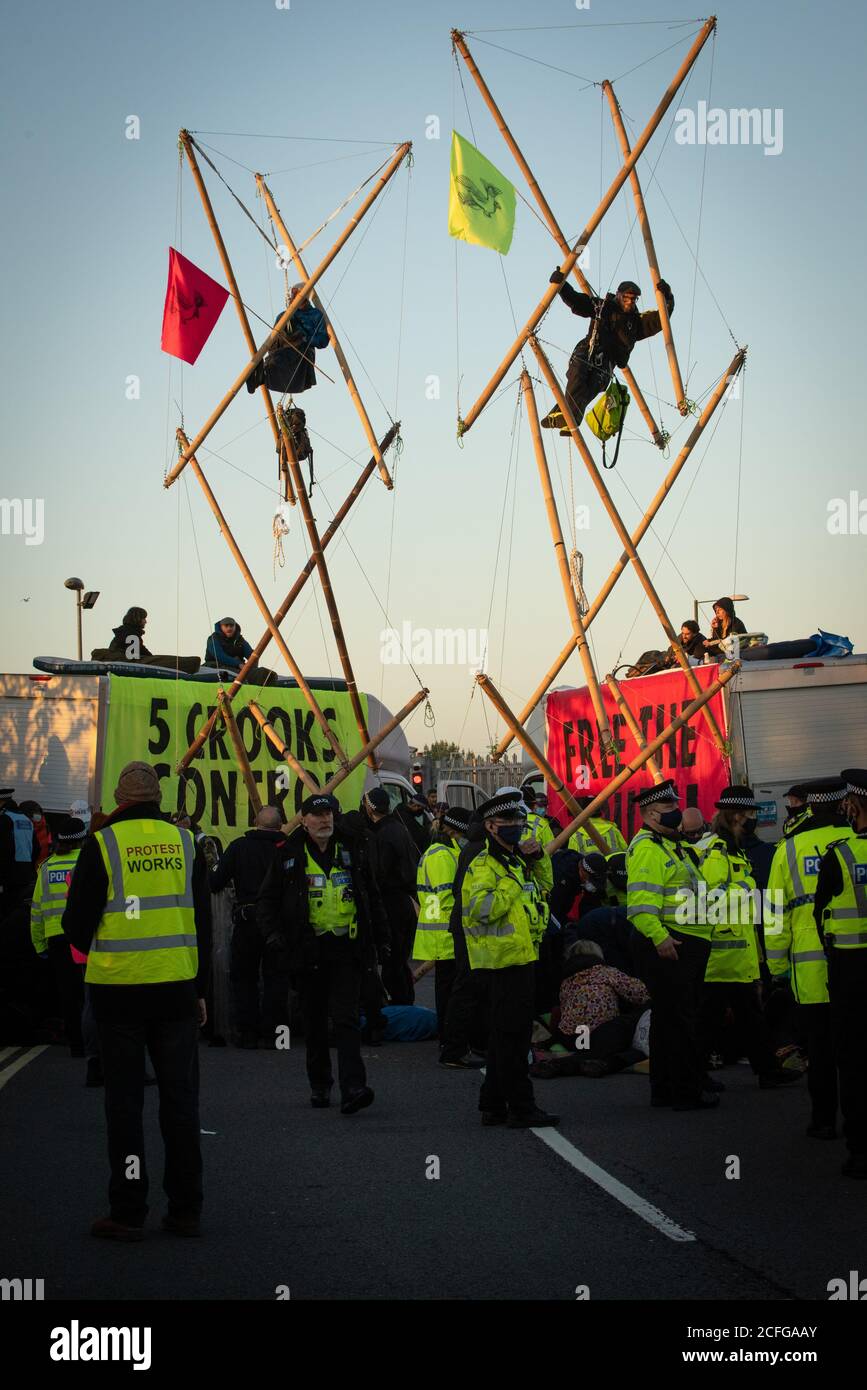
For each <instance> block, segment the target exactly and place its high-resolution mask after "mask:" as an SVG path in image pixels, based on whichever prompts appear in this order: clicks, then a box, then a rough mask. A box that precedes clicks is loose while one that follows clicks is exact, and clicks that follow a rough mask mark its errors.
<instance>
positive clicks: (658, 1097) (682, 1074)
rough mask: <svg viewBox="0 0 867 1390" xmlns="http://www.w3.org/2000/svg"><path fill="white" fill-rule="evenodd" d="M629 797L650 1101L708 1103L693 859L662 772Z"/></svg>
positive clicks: (703, 952) (703, 924) (703, 951)
mask: <svg viewBox="0 0 867 1390" xmlns="http://www.w3.org/2000/svg"><path fill="white" fill-rule="evenodd" d="M635 804H636V806H637V807H638V808H639V811H640V812H641V819H642V822H643V824H642V828H641V829H640V830H639V831H638V833H637V835H635V836H634V837H633V839H632V841H631V843H630V845H629V849H628V851H627V854H626V866H627V871H628V884H627V902H628V907H627V914H628V917H629V920H630V922H631V923H632V925H633V926H634V927H636V928H637V930H638V932H639V933H640V936H641V940H640V942H639V960H640V962H641V975H642V978H643V979H644V980H645V981H646V983H647V985H648V988H649V989H650V995H651V1000H652V1008H651V1016H650V1017H651V1023H650V1103H651V1105H652V1106H671V1107H672V1108H673V1109H675V1110H709V1109H712V1108H713V1107H715V1106H717V1105H718V1104H719V1096H718V1095H711V1094H708V1093H706V1092H704V1091H703V1089H702V1083H703V1079H704V1057H703V1054H702V1050H701V1043H700V1040H699V1034H698V1026H699V1012H700V1009H701V998H702V986H703V983H704V974H705V970H706V968H707V962H708V956H709V955H710V939H709V938H710V931H711V928H710V926H709V925H708V923H707V921H706V920H702V919H706V917H707V914H706V913H701V912H699V911H693V913H692V914H689V913H687V912H684V904H687V905H688V904H690V903H692V904H693V906H694V907H695V906H696V904H697V902H698V900H699V892H698V887H699V883H700V881H701V880H700V875H699V872H698V867H697V859H696V857H695V853H694V851H693V849H692V847H691V846H689V845H686V844H684V843H683V842H681V841H680V839H679V833H680V826H681V820H682V813H681V810H680V806H679V804H678V795H677V789H676V788H675V785H674V783H673V782H672V781H671V779H670V778H667V779H666V780H665V781H664V782H660V783H659V784H658V785H657V786H653V787H648V788H647V789H646V790H645V791H642V792H639V793H638V795H637V796H636V798H635ZM690 915H691V916H692V918H693V920H692V921H689V920H684V918H688V917H689V916H690Z"/></svg>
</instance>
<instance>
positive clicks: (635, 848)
mask: <svg viewBox="0 0 867 1390" xmlns="http://www.w3.org/2000/svg"><path fill="white" fill-rule="evenodd" d="M626 871H627V884H626V915H627V917H628V918H629V920H630V922H631V923H632V925H633V926H634V927H635V928H636V929H637V930H638V931H640V932H641V934H642V936H646V937H647V938H648V939H649V940H650V941H652V942H653V944H654V946H658V945H659V943H660V942H661V941H664V940H665V938H666V937H667V936H672V935H673V936H680V934H681V933H686V934H687V935H688V936H701V937H705V938H707V937H709V936H710V933H711V929H710V927H709V925H708V923H707V921H706V920H703V919H704V918H706V914H704V913H702V912H701V911H700V910H699V907H700V902H701V895H700V892H699V885H700V884H701V882H702V879H701V876H700V874H699V872H698V868H697V866H696V864H695V861H694V860H693V859H692V857H691V855H690V853H689V851H688V850H687V849H685V848H683V847H682V846H681V845H679V844H678V842H677V841H676V840H670V839H669V838H668V837H667V836H664V835H657V834H656V833H655V832H654V831H652V830H650V829H649V828H648V827H646V826H645V827H644V829H643V830H639V831H638V834H637V835H634V836H633V838H632V840H631V842H630V845H629V849H628V850H627V851H626Z"/></svg>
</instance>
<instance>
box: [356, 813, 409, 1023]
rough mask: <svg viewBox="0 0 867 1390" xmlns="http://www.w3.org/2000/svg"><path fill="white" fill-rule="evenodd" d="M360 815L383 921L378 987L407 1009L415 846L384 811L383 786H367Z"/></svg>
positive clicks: (399, 824) (406, 831) (403, 827)
mask: <svg viewBox="0 0 867 1390" xmlns="http://www.w3.org/2000/svg"><path fill="white" fill-rule="evenodd" d="M361 811H362V815H363V816H364V820H365V823H366V825H367V826H368V827H369V839H368V843H369V845H370V856H371V863H372V864H373V871H374V874H375V875H376V883H377V887H378V889H379V893H380V895H381V897H382V902H383V905H384V907H385V912H386V917H387V919H388V927H389V945H390V954H389V958H388V960H387V961H386V962H385V963H384V966H383V984H384V985H385V987H386V989H387V990H388V993H389V995H390V997H391V1001H392V1003H393V1004H411V1003H412V1002H413V1000H414V999H415V986H414V984H413V979H412V971H411V970H410V968H409V957H410V953H411V951H412V943H413V937H414V936H415V927H416V921H417V910H416V902H415V893H416V874H417V872H418V861H419V858H420V854H419V850H418V846H417V845H416V844H415V843H414V841H413V839H412V837H411V836H410V833H409V831H408V830H407V828H406V826H405V825H404V824H403V822H402V821H401V820H399V819H398V817H397V816H396V815H394V813H393V812H391V811H390V810H389V800H388V792H387V791H386V790H385V788H384V787H371V789H370V791H369V792H366V793H365V795H364V797H363V798H362V802H361Z"/></svg>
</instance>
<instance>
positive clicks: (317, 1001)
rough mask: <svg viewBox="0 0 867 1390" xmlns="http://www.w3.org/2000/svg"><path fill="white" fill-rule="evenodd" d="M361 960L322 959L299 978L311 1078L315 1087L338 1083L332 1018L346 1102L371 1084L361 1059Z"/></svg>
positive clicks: (339, 1070)
mask: <svg viewBox="0 0 867 1390" xmlns="http://www.w3.org/2000/svg"><path fill="white" fill-rule="evenodd" d="M361 977H362V967H361V962H360V961H358V960H355V959H354V958H353V957H352V956H349V955H347V956H346V957H345V958H339V957H331V958H328V959H323V960H322V961H321V962H320V964H319V965H314V966H313V967H312V968H311V969H309V970H304V971H303V972H302V973H300V974H299V976H298V983H299V993H300V997H301V1010H302V1013H303V1014H304V1037H305V1041H306V1044H307V1078H308V1080H309V1082H310V1086H311V1088H312V1089H313V1090H315V1091H319V1090H328V1089H330V1087H331V1086H332V1085H333V1084H334V1076H333V1074H332V1071H331V1053H330V1051H329V1048H328V1020H329V1018H330V1019H331V1022H332V1024H333V1025H334V1038H335V1042H336V1044H337V1075H338V1078H339V1080H340V1094H341V1096H342V1097H343V1099H344V1100H346V1098H347V1097H348V1096H349V1095H350V1093H351V1092H353V1091H358V1090H360V1089H361V1087H362V1086H364V1085H365V1084H366V1082H367V1075H366V1073H365V1070H364V1063H363V1061H362V1060H361V1023H360V1017H359V1016H360V1012H361Z"/></svg>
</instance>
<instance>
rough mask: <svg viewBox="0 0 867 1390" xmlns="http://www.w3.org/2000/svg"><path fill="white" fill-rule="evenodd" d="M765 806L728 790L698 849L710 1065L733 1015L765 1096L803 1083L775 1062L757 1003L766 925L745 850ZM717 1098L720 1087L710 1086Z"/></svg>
mask: <svg viewBox="0 0 867 1390" xmlns="http://www.w3.org/2000/svg"><path fill="white" fill-rule="evenodd" d="M758 809H759V803H758V802H757V801H756V798H755V797H754V795H753V790H752V787H747V786H729V787H724V788H723V790H722V792H721V793H720V799H719V801H718V802H717V803H716V815H715V816H714V819H713V826H712V828H711V830H710V831H709V832H708V834H707V835H706V836H705V837H704V838H703V839H702V840H701V841H700V842H699V843H698V845H697V849H698V854H699V870H700V872H701V876H702V878H703V879H704V880H705V882H706V883H707V885H708V893H707V899H706V901H707V904H708V911H707V915H708V920H709V922H710V923H711V924H712V926H711V937H710V956H709V958H708V963H707V969H706V970H705V976H704V990H703V997H702V1012H701V1033H702V1044H703V1050H704V1055H705V1059H706V1060H707V1059H708V1058H709V1056H710V1053H711V1050H712V1048H713V1044H714V1042H715V1041H716V1038H717V1036H718V1034H719V1030H720V1028H721V1026H722V1023H723V1020H724V1018H725V1014H726V1010H727V1009H730V1010H731V1013H732V1015H733V1017H734V1022H735V1025H736V1027H737V1028H738V1030H739V1034H740V1036H741V1038H742V1039H743V1050H744V1051H745V1053H746V1055H747V1057H748V1058H749V1061H750V1065H751V1066H752V1069H753V1071H754V1072H755V1074H756V1075H757V1076H758V1079H759V1086H760V1087H761V1088H762V1090H771V1089H774V1088H777V1087H780V1086H788V1085H791V1084H792V1083H793V1082H795V1081H800V1079H801V1074H800V1072H796V1071H787V1070H786V1069H785V1068H784V1067H782V1066H780V1065H779V1063H778V1062H777V1058H776V1055H775V1053H774V1048H773V1044H772V1042H771V1030H770V1028H769V1027H768V1024H767V1022H766V1020H765V1016H764V1014H763V1013H762V1009H761V1003H760V999H759V991H758V981H759V978H760V970H759V959H760V955H759V940H758V934H757V933H758V931H759V930H760V925H761V913H760V910H759V903H758V893H757V891H756V882H755V879H754V878H753V876H752V873H751V866H750V861H749V858H748V857H747V854H746V851H745V849H744V848H743V842H744V840H745V838H746V837H747V835H748V834H751V833H752V831H753V830H755V827H756V812H757V811H758ZM708 1083H709V1086H710V1089H711V1090H714V1091H715V1090H722V1089H723V1087H722V1084H721V1083H720V1082H718V1081H709V1078H708V1079H706V1082H705V1084H708Z"/></svg>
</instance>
